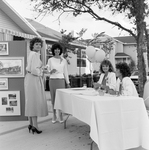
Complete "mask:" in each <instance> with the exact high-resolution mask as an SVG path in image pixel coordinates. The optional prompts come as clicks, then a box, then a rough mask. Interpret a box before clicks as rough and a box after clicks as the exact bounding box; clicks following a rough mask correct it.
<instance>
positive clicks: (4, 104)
mask: <svg viewBox="0 0 149 150" xmlns="http://www.w3.org/2000/svg"><path fill="white" fill-rule="evenodd" d="M16 115H21V112H20V91H0V116H16Z"/></svg>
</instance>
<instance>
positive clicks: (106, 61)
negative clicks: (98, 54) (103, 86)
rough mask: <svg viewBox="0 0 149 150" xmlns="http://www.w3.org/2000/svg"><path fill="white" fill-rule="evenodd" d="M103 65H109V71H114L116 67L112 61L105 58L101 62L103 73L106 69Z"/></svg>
mask: <svg viewBox="0 0 149 150" xmlns="http://www.w3.org/2000/svg"><path fill="white" fill-rule="evenodd" d="M103 65H106V66H109V72H114V68H113V66H112V64H111V62H110V61H109V60H107V59H105V60H103V61H102V62H101V64H100V72H101V73H104V71H103V69H102V66H103Z"/></svg>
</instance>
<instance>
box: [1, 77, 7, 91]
mask: <svg viewBox="0 0 149 150" xmlns="http://www.w3.org/2000/svg"><path fill="white" fill-rule="evenodd" d="M0 90H8V79H7V78H0Z"/></svg>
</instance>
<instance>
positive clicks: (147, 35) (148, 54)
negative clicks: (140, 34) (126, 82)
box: [145, 23, 149, 71]
mask: <svg viewBox="0 0 149 150" xmlns="http://www.w3.org/2000/svg"><path fill="white" fill-rule="evenodd" d="M145 37H146V44H147V46H146V47H147V63H148V67H149V34H148V31H147V29H146V23H145ZM147 71H148V68H147Z"/></svg>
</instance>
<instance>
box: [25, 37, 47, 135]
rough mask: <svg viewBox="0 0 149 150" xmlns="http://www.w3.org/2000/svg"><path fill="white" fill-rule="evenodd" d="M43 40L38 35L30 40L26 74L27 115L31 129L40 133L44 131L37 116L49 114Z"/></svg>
mask: <svg viewBox="0 0 149 150" xmlns="http://www.w3.org/2000/svg"><path fill="white" fill-rule="evenodd" d="M42 45H43V41H42V40H41V39H40V38H38V37H36V38H33V39H32V40H31V41H30V50H31V51H30V53H29V56H28V60H27V67H26V71H27V74H26V76H25V81H24V85H25V100H26V101H25V116H27V117H28V120H29V126H28V129H29V132H30V130H31V131H32V133H33V134H34V132H35V133H37V134H40V133H41V132H42V131H40V130H39V128H38V123H37V117H45V116H47V115H48V108H47V101H46V96H45V90H44V84H43V72H44V70H43V69H42V62H41V60H40V51H41V48H42Z"/></svg>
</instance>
